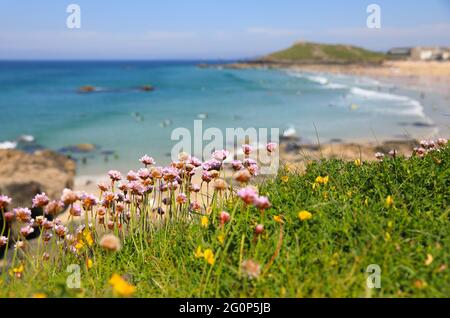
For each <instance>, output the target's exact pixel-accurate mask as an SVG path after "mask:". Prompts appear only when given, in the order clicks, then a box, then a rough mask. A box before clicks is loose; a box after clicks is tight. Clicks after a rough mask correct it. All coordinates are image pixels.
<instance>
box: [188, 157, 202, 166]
mask: <svg viewBox="0 0 450 318" xmlns="http://www.w3.org/2000/svg"><path fill="white" fill-rule="evenodd" d="M189 163H190V164H191V165H193V166H194V167H200V166H201V165H202V162H201V160H200V159H198V158H196V157H191V158H190V159H189Z"/></svg>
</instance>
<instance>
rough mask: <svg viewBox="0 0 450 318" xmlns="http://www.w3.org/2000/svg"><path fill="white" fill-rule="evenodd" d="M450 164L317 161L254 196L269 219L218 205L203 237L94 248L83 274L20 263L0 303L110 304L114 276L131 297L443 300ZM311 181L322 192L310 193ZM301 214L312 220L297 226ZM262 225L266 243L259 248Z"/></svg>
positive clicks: (440, 158) (182, 227)
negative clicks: (221, 216)
mask: <svg viewBox="0 0 450 318" xmlns="http://www.w3.org/2000/svg"><path fill="white" fill-rule="evenodd" d="M449 160H450V148H448V147H447V148H446V149H443V150H442V151H440V152H433V153H430V154H428V155H426V156H425V157H424V158H422V159H421V158H416V157H414V158H412V159H404V158H396V159H388V158H386V159H385V160H384V162H373V163H366V162H364V163H363V164H362V165H361V166H358V165H356V164H355V163H353V162H343V161H339V160H324V161H320V162H313V163H311V164H310V165H309V166H308V168H307V171H306V173H305V174H297V173H292V172H289V173H288V172H285V171H284V170H283V171H281V172H280V174H279V175H278V177H277V178H275V179H269V180H266V181H264V182H262V184H261V185H260V186H259V190H260V193H261V194H265V195H267V196H268V197H269V198H270V200H271V202H272V208H270V209H269V210H267V211H266V213H265V214H264V216H263V215H261V213H260V212H259V211H257V210H256V209H255V208H253V207H251V208H246V207H244V205H243V204H242V202H241V201H240V200H239V199H238V198H231V199H229V200H227V201H226V202H225V203H224V206H222V205H219V204H214V206H213V212H212V214H211V216H210V224H209V226H208V227H207V228H205V227H202V226H201V225H200V221H199V218H197V217H196V218H194V219H193V220H192V221H191V222H171V223H168V224H167V225H165V227H163V228H156V227H152V229H151V231H150V232H147V233H145V234H143V233H140V234H139V235H134V236H132V237H130V236H129V237H128V238H127V239H126V240H125V242H123V247H122V249H121V250H120V251H119V252H117V253H113V254H111V253H107V252H105V251H103V250H101V248H100V247H94V248H93V250H92V251H89V252H88V253H89V254H88V255H89V257H91V258H92V260H93V267H92V268H90V269H89V270H86V268H85V266H84V259H77V258H75V257H74V256H68V257H66V258H64V259H62V260H60V261H59V262H57V263H56V264H50V263H45V262H44V263H39V264H40V265H38V267H37V268H36V269H35V270H34V269H33V268H32V267H31V265H29V264H26V265H25V271H24V275H23V277H22V278H21V279H17V278H12V277H6V276H4V277H3V279H4V281H3V283H2V284H0V296H2V297H10V296H16V297H28V296H31V295H33V294H34V293H38V292H42V293H45V294H46V295H47V296H49V297H60V296H64V297H77V296H84V297H108V296H113V292H112V289H111V287H110V286H109V285H108V280H109V278H110V277H111V275H112V274H113V273H118V274H120V275H122V276H123V277H125V279H126V280H127V281H129V282H130V283H132V284H133V285H135V286H136V294H135V296H136V297H207V296H208V297H368V296H370V297H449V296H450V274H449V269H448V264H449V263H450V226H449V225H450V224H449V212H450V209H449V204H448V203H449V197H450V191H449V189H450V167H449ZM317 176H329V182H328V183H327V184H321V185H318V186H315V187H313V184H314V183H315V179H316V177H317ZM286 177H287V178H286ZM286 179H288V180H286ZM389 195H390V196H392V198H393V202H394V203H393V205H392V206H387V205H386V197H387V196H389ZM222 209H225V210H227V211H229V212H230V214H231V215H232V218H231V221H230V222H229V223H227V224H226V226H225V227H224V228H221V227H220V226H219V224H218V222H217V217H216V216H217V213H219V211H220V210H222ZM301 210H307V211H310V212H311V213H312V218H311V219H309V220H306V221H300V220H299V219H298V212H299V211H301ZM274 215H281V216H282V217H283V219H284V224H283V225H281V224H279V223H277V222H275V221H274V219H273V216H274ZM258 223H263V224H264V226H265V232H264V233H263V234H262V235H261V236H260V237H259V238H258V239H255V238H254V233H253V232H254V227H255V225H256V224H258ZM280 233H282V234H280ZM220 234H224V235H225V241H224V242H223V244H221V243H220V242H219V240H218V236H219V235H220ZM199 245H200V246H202V247H203V248H211V249H212V250H213V251H214V253H215V264H214V265H213V266H211V265H209V264H207V263H206V262H205V260H204V259H202V258H196V257H195V256H194V251H195V250H196V248H197V246H199ZM277 246H278V247H281V248H280V249H279V250H278V249H277ZM277 251H278V252H279V253H277ZM428 254H430V255H431V256H432V258H433V261H432V262H431V263H428V264H426V260H427V257H428V256H427V255H428ZM244 259H253V260H255V261H257V262H258V263H259V264H261V267H262V273H261V275H260V277H259V278H258V279H253V280H250V279H248V278H246V277H245V276H243V275H242V274H243V273H242V271H241V270H240V263H241V262H242V260H244ZM271 259H273V260H274V261H273V263H272V264H271ZM71 263H76V264H80V265H82V271H81V277H82V288H81V290H71V289H68V288H67V287H65V281H66V278H67V276H68V275H69V273H67V272H66V271H65V269H66V267H67V265H68V264H71ZM370 264H378V265H379V266H380V267H381V288H380V289H368V288H367V287H366V275H367V274H366V268H367V266H368V265H370Z"/></svg>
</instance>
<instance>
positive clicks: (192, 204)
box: [189, 201, 201, 212]
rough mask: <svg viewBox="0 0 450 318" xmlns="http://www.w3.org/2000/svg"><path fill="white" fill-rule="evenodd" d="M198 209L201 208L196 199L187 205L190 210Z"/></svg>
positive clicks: (196, 210)
mask: <svg viewBox="0 0 450 318" xmlns="http://www.w3.org/2000/svg"><path fill="white" fill-rule="evenodd" d="M200 209H201V205H200V203H198V202H197V201H192V202H191V204H190V205H189V210H190V211H195V212H198V211H200Z"/></svg>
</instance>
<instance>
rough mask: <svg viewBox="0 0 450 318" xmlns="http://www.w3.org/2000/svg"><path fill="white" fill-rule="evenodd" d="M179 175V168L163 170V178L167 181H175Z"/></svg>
mask: <svg viewBox="0 0 450 318" xmlns="http://www.w3.org/2000/svg"><path fill="white" fill-rule="evenodd" d="M179 173H180V172H179V170H178V169H177V168H173V167H166V168H163V170H162V174H163V178H164V180H165V181H172V180H174V179H175V178H176V177H178V174H179Z"/></svg>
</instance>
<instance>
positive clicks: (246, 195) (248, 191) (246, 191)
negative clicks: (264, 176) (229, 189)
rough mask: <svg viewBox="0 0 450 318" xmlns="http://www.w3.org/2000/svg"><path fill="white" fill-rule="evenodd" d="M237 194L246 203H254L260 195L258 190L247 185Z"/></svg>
mask: <svg viewBox="0 0 450 318" xmlns="http://www.w3.org/2000/svg"><path fill="white" fill-rule="evenodd" d="M237 195H238V196H239V197H240V198H241V199H242V201H244V203H245V204H252V203H253V202H254V201H255V199H256V198H257V196H258V193H257V192H256V190H255V189H254V188H252V187H245V188H242V189H240V190H239V191H238V192H237Z"/></svg>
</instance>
